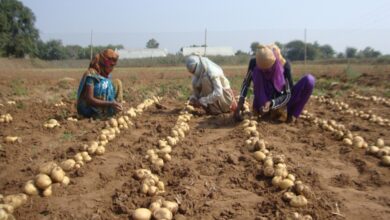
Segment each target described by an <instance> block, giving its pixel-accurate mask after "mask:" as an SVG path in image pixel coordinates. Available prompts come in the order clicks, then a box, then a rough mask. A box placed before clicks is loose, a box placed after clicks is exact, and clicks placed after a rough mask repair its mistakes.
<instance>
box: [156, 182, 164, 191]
mask: <svg viewBox="0 0 390 220" xmlns="http://www.w3.org/2000/svg"><path fill="white" fill-rule="evenodd" d="M157 188H158V189H159V190H160V191H165V185H164V182H163V181H158V183H157Z"/></svg>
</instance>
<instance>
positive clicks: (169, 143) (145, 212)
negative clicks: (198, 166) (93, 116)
mask: <svg viewBox="0 0 390 220" xmlns="http://www.w3.org/2000/svg"><path fill="white" fill-rule="evenodd" d="M193 110H194V109H193V107H192V106H190V105H188V103H187V104H186V106H185V108H184V110H183V111H181V112H180V115H179V117H178V119H177V121H176V124H175V126H174V127H173V128H172V130H171V136H167V137H166V138H164V139H162V140H159V141H158V149H149V150H147V152H146V159H148V160H149V161H150V162H151V163H152V164H153V165H156V166H157V167H163V166H164V162H167V161H170V160H171V156H170V153H171V152H172V147H173V146H175V145H176V144H178V142H179V141H180V140H182V139H184V138H185V133H186V132H188V131H189V129H190V127H189V125H188V122H189V121H190V120H191V117H192V114H190V113H189V112H188V111H193ZM134 176H135V178H136V179H138V180H140V181H142V185H141V189H140V192H141V193H143V194H147V195H149V196H155V195H158V194H161V193H164V192H165V186H164V183H163V182H162V181H160V180H159V178H158V177H157V175H155V174H152V172H151V171H150V170H148V169H138V170H136V172H135V174H134ZM178 209H179V205H178V203H176V202H172V201H167V200H165V201H164V200H163V199H162V198H158V199H157V200H155V201H154V202H152V203H151V204H150V207H149V209H147V208H138V209H136V210H135V211H134V212H133V214H132V218H133V219H135V220H148V219H152V218H153V219H156V220H170V219H172V218H173V215H174V214H175V213H176V212H177V210H178Z"/></svg>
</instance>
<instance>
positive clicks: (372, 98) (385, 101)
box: [349, 92, 390, 107]
mask: <svg viewBox="0 0 390 220" xmlns="http://www.w3.org/2000/svg"><path fill="white" fill-rule="evenodd" d="M349 97H351V98H355V99H360V100H365V101H373V102H374V103H376V104H383V105H386V106H389V107H390V99H386V98H384V97H379V96H374V95H373V96H362V95H359V94H357V93H355V92H352V93H351V94H350V95H349Z"/></svg>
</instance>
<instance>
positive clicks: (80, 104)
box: [77, 49, 123, 118]
mask: <svg viewBox="0 0 390 220" xmlns="http://www.w3.org/2000/svg"><path fill="white" fill-rule="evenodd" d="M118 57H119V56H118V54H117V53H116V52H115V51H114V50H112V49H106V50H104V51H102V52H101V53H99V54H96V56H95V57H94V58H93V59H92V60H91V63H90V64H89V68H88V70H87V71H86V72H85V73H84V75H83V77H82V78H81V81H80V85H79V89H78V92H77V112H78V113H79V114H80V115H82V116H84V117H94V118H104V117H110V116H113V115H115V114H116V113H117V112H119V111H122V105H121V102H122V100H123V90H122V82H121V81H120V80H119V79H116V80H112V74H111V72H112V70H113V69H114V66H115V65H116V63H117V61H118Z"/></svg>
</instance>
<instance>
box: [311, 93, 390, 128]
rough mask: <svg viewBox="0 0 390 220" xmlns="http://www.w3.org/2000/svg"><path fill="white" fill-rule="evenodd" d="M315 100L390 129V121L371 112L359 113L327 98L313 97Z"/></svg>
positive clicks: (343, 103) (344, 104)
mask: <svg viewBox="0 0 390 220" xmlns="http://www.w3.org/2000/svg"><path fill="white" fill-rule="evenodd" d="M313 98H314V99H316V100H318V102H320V103H325V104H327V105H331V106H333V107H335V108H336V109H337V110H338V111H340V112H341V113H344V114H349V115H353V116H356V117H360V118H362V119H364V120H368V121H369V122H373V123H376V124H378V125H381V126H386V127H390V119H388V118H383V117H380V116H378V115H376V114H374V113H372V111H371V110H369V111H368V112H365V111H358V110H356V109H352V108H350V107H349V105H348V104H347V103H345V102H342V101H336V100H333V99H331V98H326V97H324V96H313Z"/></svg>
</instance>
